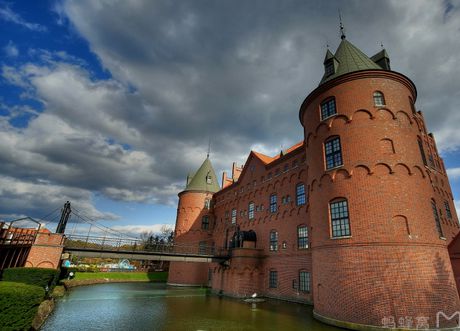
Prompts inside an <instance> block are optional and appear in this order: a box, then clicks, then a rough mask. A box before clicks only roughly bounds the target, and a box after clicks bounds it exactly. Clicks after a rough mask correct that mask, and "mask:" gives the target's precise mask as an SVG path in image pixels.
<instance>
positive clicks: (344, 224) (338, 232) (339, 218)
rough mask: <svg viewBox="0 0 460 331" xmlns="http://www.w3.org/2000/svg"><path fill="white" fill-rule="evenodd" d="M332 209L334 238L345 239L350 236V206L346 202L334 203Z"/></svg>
mask: <svg viewBox="0 0 460 331" xmlns="http://www.w3.org/2000/svg"><path fill="white" fill-rule="evenodd" d="M330 209H331V227H332V237H333V238H337V237H344V236H349V235H350V233H351V232H350V222H349V219H348V204H347V201H346V200H342V201H337V202H332V203H331V204H330Z"/></svg>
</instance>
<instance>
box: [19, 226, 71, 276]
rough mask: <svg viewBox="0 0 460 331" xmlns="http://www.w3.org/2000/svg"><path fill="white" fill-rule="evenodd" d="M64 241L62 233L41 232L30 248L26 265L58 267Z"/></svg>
mask: <svg viewBox="0 0 460 331" xmlns="http://www.w3.org/2000/svg"><path fill="white" fill-rule="evenodd" d="M63 243H64V236H63V235H62V234H59V233H50V232H39V233H38V234H37V237H36V238H35V242H34V244H33V245H32V247H31V249H30V252H29V255H28V257H27V260H26V264H25V267H36V268H56V269H57V268H58V267H59V261H60V259H61V254H62V251H63V249H64V246H63Z"/></svg>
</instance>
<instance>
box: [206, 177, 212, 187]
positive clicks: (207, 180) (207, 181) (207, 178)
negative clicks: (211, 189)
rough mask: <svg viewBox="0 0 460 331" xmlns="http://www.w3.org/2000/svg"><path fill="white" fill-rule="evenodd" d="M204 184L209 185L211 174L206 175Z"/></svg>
mask: <svg viewBox="0 0 460 331" xmlns="http://www.w3.org/2000/svg"><path fill="white" fill-rule="evenodd" d="M206 184H209V185H211V184H212V177H211V175H207V176H206Z"/></svg>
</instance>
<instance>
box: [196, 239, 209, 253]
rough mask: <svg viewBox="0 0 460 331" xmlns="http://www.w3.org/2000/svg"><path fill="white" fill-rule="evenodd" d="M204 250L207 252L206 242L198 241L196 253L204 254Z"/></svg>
mask: <svg viewBox="0 0 460 331" xmlns="http://www.w3.org/2000/svg"><path fill="white" fill-rule="evenodd" d="M206 250H207V245H206V241H200V244H199V251H198V253H199V254H206Z"/></svg>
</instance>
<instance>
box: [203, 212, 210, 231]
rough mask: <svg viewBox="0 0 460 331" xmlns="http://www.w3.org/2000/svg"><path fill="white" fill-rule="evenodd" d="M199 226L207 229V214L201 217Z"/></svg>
mask: <svg viewBox="0 0 460 331" xmlns="http://www.w3.org/2000/svg"><path fill="white" fill-rule="evenodd" d="M201 228H202V229H203V230H208V229H209V216H208V215H204V216H203V217H202V218H201Z"/></svg>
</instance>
